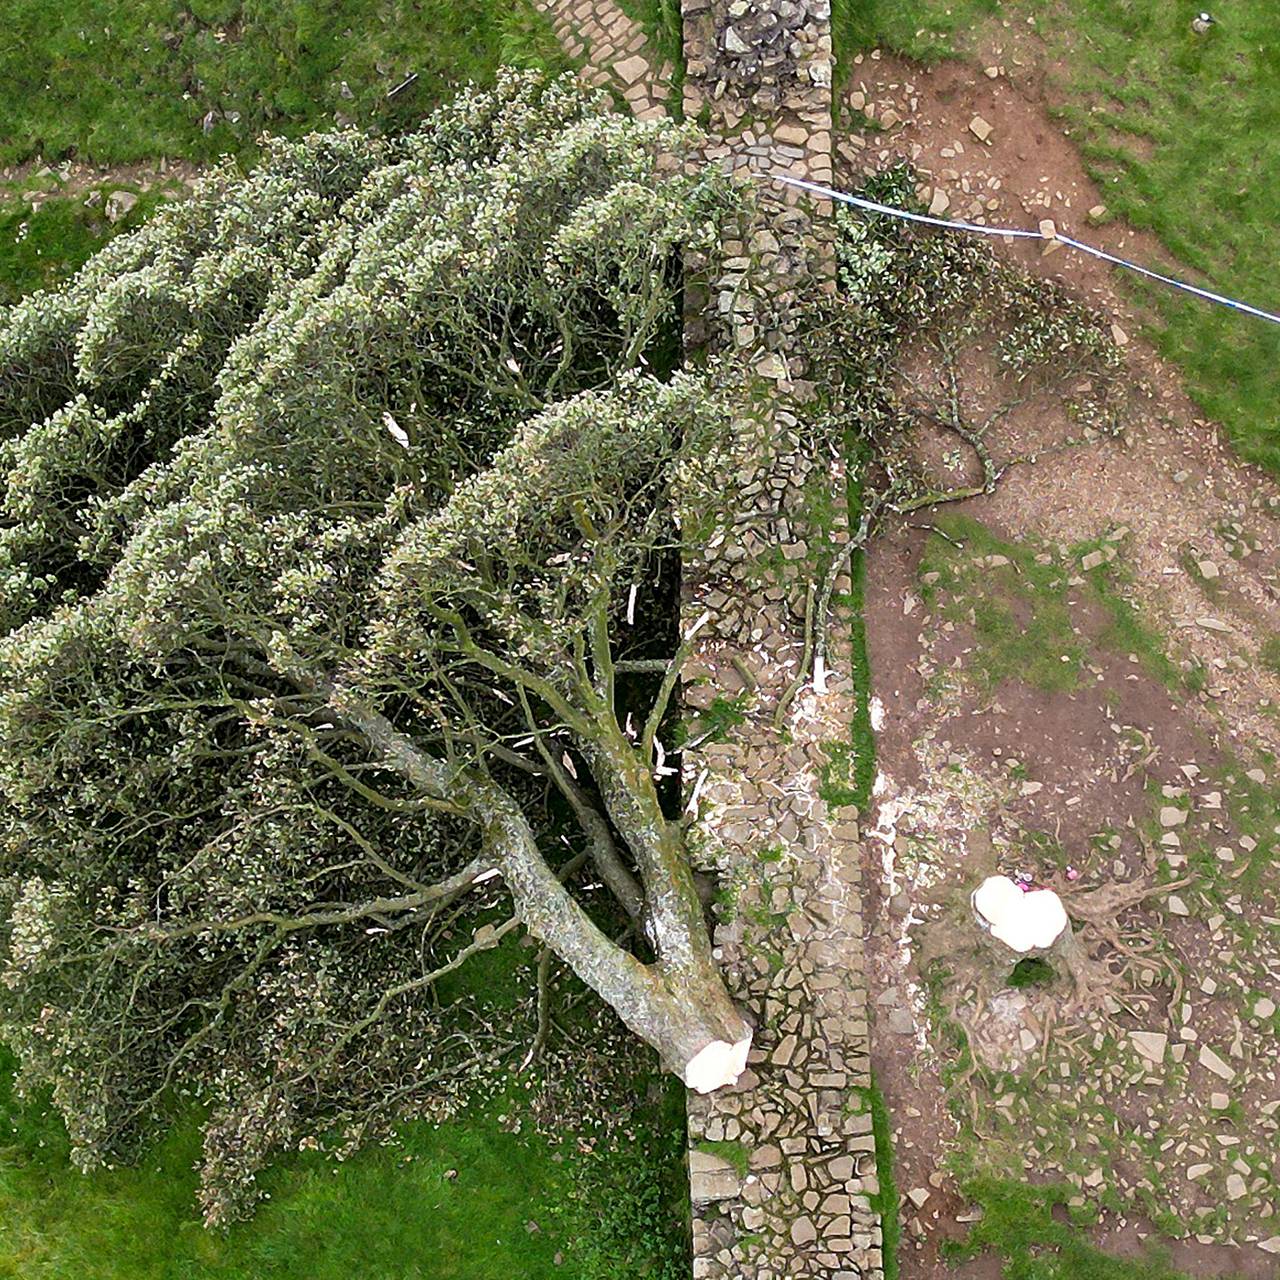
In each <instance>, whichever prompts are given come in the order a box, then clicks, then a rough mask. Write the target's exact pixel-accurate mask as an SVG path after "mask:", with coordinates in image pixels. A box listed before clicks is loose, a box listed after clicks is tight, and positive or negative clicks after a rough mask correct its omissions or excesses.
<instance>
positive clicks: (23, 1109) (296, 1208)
mask: <svg viewBox="0 0 1280 1280" xmlns="http://www.w3.org/2000/svg"><path fill="white" fill-rule="evenodd" d="M681 1105H682V1099H681V1097H680V1095H679V1091H678V1090H675V1089H666V1090H664V1091H663V1093H662V1099H661V1101H660V1103H658V1104H656V1105H651V1106H648V1107H643V1108H640V1109H639V1110H638V1112H637V1116H636V1120H635V1125H634V1128H633V1133H634V1141H633V1142H631V1143H630V1144H628V1147H627V1149H626V1150H625V1151H623V1152H621V1153H612V1154H607V1153H595V1154H584V1153H583V1152H581V1151H580V1150H579V1149H578V1147H577V1146H576V1144H575V1143H573V1141H572V1139H571V1137H567V1138H566V1141H565V1143H564V1144H562V1145H561V1147H560V1148H559V1149H556V1148H554V1147H553V1146H552V1145H551V1144H549V1143H548V1142H546V1141H545V1140H544V1139H542V1138H539V1137H537V1136H536V1135H530V1136H528V1137H523V1136H517V1135H515V1134H513V1133H511V1132H509V1131H508V1128H507V1126H504V1124H502V1123H501V1122H500V1120H499V1115H501V1114H507V1115H518V1114H520V1108H521V1103H520V1102H519V1100H517V1099H508V1100H506V1101H502V1100H499V1101H498V1102H494V1103H491V1104H489V1105H488V1106H484V1107H481V1108H479V1109H477V1110H476V1111H474V1112H472V1113H468V1114H465V1115H464V1116H463V1117H462V1118H460V1119H458V1120H456V1121H453V1122H451V1123H449V1124H446V1125H443V1126H441V1127H439V1128H435V1127H433V1126H431V1125H430V1124H426V1123H420V1124H413V1125H409V1126H406V1127H405V1129H404V1130H403V1133H402V1139H401V1141H400V1142H399V1143H397V1144H395V1145H392V1146H390V1147H386V1148H374V1149H371V1150H366V1151H363V1152H361V1153H359V1154H358V1155H357V1156H356V1157H355V1158H353V1159H351V1160H350V1161H348V1162H347V1163H345V1164H343V1165H336V1164H334V1163H332V1162H331V1161H328V1160H325V1159H324V1158H322V1157H319V1156H314V1155H306V1154H300V1155H297V1156H294V1157H291V1158H289V1159H286V1160H284V1161H282V1162H281V1163H280V1164H279V1165H277V1166H276V1167H275V1168H273V1169H272V1170H271V1171H270V1172H269V1173H268V1174H267V1175H266V1178H265V1184H266V1186H267V1187H268V1189H269V1191H270V1196H271V1198H270V1199H269V1200H268V1201H266V1202H265V1203H264V1204H263V1205H262V1206H261V1208H260V1209H259V1210H258V1212H257V1214H256V1215H255V1216H254V1218H253V1219H252V1220H251V1221H249V1222H247V1223H242V1224H239V1225H237V1226H236V1227H234V1228H232V1229H231V1230H230V1231H229V1232H226V1233H220V1232H219V1233H214V1232H209V1231H206V1230H205V1229H204V1227H203V1226H201V1225H200V1223H199V1221H198V1219H197V1216H196V1210H195V1200H194V1192H195V1174H194V1172H193V1171H192V1166H193V1164H194V1162H195V1161H196V1160H197V1158H198V1157H199V1134H198V1131H197V1128H196V1125H195V1124H194V1122H189V1123H186V1124H183V1125H181V1126H180V1127H179V1128H178V1129H176V1130H175V1131H174V1132H173V1133H172V1134H171V1135H170V1136H169V1137H168V1138H166V1139H165V1140H164V1141H163V1142H162V1143H161V1144H160V1145H159V1146H157V1147H156V1148H155V1149H153V1150H152V1151H150V1152H149V1153H148V1154H147V1156H146V1158H145V1159H143V1160H142V1161H141V1162H140V1163H139V1164H138V1166H137V1167H136V1168H126V1169H117V1170H113V1171H109V1172H102V1173H95V1174H92V1175H89V1176H84V1175H82V1174H80V1173H78V1172H76V1171H75V1170H73V1169H72V1168H71V1167H70V1165H69V1164H68V1162H67V1154H66V1153H67V1145H66V1138H65V1134H64V1132H63V1130H62V1127H61V1124H60V1123H59V1122H58V1120H57V1119H56V1117H55V1116H53V1115H52V1114H51V1113H50V1112H49V1110H48V1109H47V1107H45V1106H44V1105H40V1104H36V1105H28V1106H23V1105H22V1104H20V1103H16V1102H15V1100H14V1099H13V1097H12V1094H11V1089H10V1072H9V1070H8V1064H7V1063H5V1064H3V1069H0V1135H3V1138H2V1140H0V1277H9V1276H12V1277H15V1280H16V1278H17V1277H19V1276H20V1277H22V1278H23V1280H81V1278H82V1277H89V1276H92V1277H93V1280H197V1278H200V1280H204V1278H205V1277H207V1278H208V1280H215V1278H216V1280H223V1278H225V1280H232V1278H234V1280H249V1278H250V1277H252V1278H253V1280H348V1278H349V1277H351V1276H357V1275H358V1276H372V1277H378V1278H379V1280H398V1278H400V1277H404V1278H405V1280H506V1277H508V1276H512V1275H518V1276H521V1277H526V1278H527V1280H542V1278H543V1277H551V1276H561V1277H563V1276H564V1275H566V1274H569V1275H573V1276H575V1277H592V1278H593V1280H614V1277H618V1278H621V1277H624V1276H631V1275H637V1276H640V1275H652V1276H662V1277H668V1276H675V1275H678V1274H679V1266H680V1264H681V1262H682V1260H683V1259H684V1257H685V1244H684V1238H685V1232H686V1224H685V1220H684V1213H685V1209H684V1204H683V1200H684V1196H685V1194H686V1191H685V1182H684V1175H683V1165H682V1162H681V1156H682V1154H683V1152H682V1144H681V1142H680V1137H681V1135H682V1132H683V1130H682V1127H681V1126H680V1124H679V1120H680V1116H679V1112H680V1108H681ZM529 1223H535V1224H536V1225H537V1228H538V1229H537V1230H532V1231H531V1230H530V1228H529V1227H528V1225H527V1224H529ZM557 1253H561V1254H562V1255H563V1257H564V1258H567V1259H569V1260H570V1268H571V1269H569V1270H566V1269H565V1268H564V1267H562V1266H558V1265H557V1264H556V1262H555V1256H556V1254H557Z"/></svg>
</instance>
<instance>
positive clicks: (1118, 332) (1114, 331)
mask: <svg viewBox="0 0 1280 1280" xmlns="http://www.w3.org/2000/svg"><path fill="white" fill-rule="evenodd" d="M1111 339H1112V341H1113V342H1114V343H1115V344H1116V346H1117V347H1127V346H1128V345H1129V335H1128V334H1127V333H1125V331H1124V330H1123V329H1122V328H1121V327H1120V326H1119V325H1118V324H1113V325H1112V326H1111Z"/></svg>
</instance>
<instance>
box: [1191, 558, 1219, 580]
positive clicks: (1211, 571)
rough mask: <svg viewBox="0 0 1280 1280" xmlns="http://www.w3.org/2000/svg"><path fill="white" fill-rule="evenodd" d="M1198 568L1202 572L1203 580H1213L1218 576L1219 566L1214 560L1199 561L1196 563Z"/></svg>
mask: <svg viewBox="0 0 1280 1280" xmlns="http://www.w3.org/2000/svg"><path fill="white" fill-rule="evenodd" d="M1196 568H1197V569H1199V570H1200V576H1201V577H1202V578H1208V579H1213V578H1216V577H1217V576H1218V566H1217V565H1216V564H1214V562H1213V561H1212V560H1199V561H1197V562H1196Z"/></svg>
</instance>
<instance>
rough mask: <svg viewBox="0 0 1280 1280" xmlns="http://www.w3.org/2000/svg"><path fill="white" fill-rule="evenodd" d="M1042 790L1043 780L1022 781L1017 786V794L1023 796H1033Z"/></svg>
mask: <svg viewBox="0 0 1280 1280" xmlns="http://www.w3.org/2000/svg"><path fill="white" fill-rule="evenodd" d="M1043 790H1044V783H1043V782H1024V783H1023V784H1022V786H1021V787H1019V788H1018V794H1019V795H1023V796H1034V795H1037V794H1038V793H1039V792H1041V791H1043Z"/></svg>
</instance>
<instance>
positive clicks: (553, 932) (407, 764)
mask: <svg viewBox="0 0 1280 1280" xmlns="http://www.w3.org/2000/svg"><path fill="white" fill-rule="evenodd" d="M330 706H331V707H332V708H333V710H334V711H335V713H336V714H338V715H340V716H341V717H342V718H343V719H344V720H345V721H346V723H347V724H349V725H351V726H352V727H353V728H355V729H357V730H358V731H359V732H360V733H361V734H362V736H363V737H364V738H365V740H366V741H367V742H368V743H369V745H370V746H371V748H372V749H373V750H374V751H375V752H376V753H377V755H378V756H379V757H380V758H381V759H382V760H383V761H384V762H385V763H386V765H387V766H388V767H389V768H392V769H394V770H395V771H396V772H398V773H399V774H400V775H401V776H402V777H404V778H405V779H407V780H408V781H409V782H411V783H412V784H413V785H414V786H416V787H419V788H421V789H422V790H423V791H424V792H425V793H426V794H428V795H431V796H433V797H435V798H437V799H447V800H450V801H452V802H453V803H455V804H458V805H459V806H461V807H462V808H464V809H465V810H467V811H468V812H469V813H470V815H471V816H472V818H473V819H474V820H475V821H476V823H477V824H478V825H479V827H480V829H481V831H482V833H483V837H484V843H485V851H486V853H487V854H489V855H490V856H491V857H492V859H493V863H494V865H495V866H497V867H498V868H499V869H500V870H501V872H502V875H503V878H504V879H505V880H506V882H507V886H508V888H509V889H510V890H511V894H512V897H513V898H514V900H515V909H516V914H517V915H518V916H519V917H520V919H521V921H522V922H523V923H524V925H525V927H526V928H527V929H528V930H529V932H530V933H532V934H533V935H534V936H535V937H537V938H539V939H540V940H541V941H542V942H544V943H545V944H546V945H547V946H548V947H550V948H551V949H552V951H554V952H555V953H556V954H557V955H558V956H559V957H560V958H561V959H562V960H564V962H565V963H566V964H568V965H569V967H570V968H571V969H573V971H574V972H575V973H576V974H577V975H578V976H579V977H580V978H581V979H582V981H583V982H585V983H586V984H587V985H588V986H589V987H591V988H592V990H594V991H595V992H596V993H597V994H598V995H599V996H600V997H601V998H602V999H603V1000H605V1001H606V1002H607V1003H608V1004H609V1005H611V1006H612V1007H613V1009H614V1010H615V1011H616V1012H617V1014H618V1016H619V1017H620V1018H621V1019H622V1021H623V1022H624V1023H625V1024H626V1025H627V1026H628V1027H629V1028H630V1029H631V1030H632V1031H633V1032H635V1034H636V1035H638V1036H640V1038H641V1039H643V1040H645V1041H647V1042H648V1043H649V1044H651V1045H652V1046H653V1047H654V1048H655V1049H656V1050H657V1051H658V1055H659V1057H660V1059H661V1061H662V1065H663V1067H664V1068H665V1069H667V1070H669V1071H672V1072H674V1073H675V1074H677V1075H679V1076H680V1077H681V1079H682V1080H684V1082H685V1084H686V1085H688V1086H689V1087H690V1088H694V1089H697V1090H698V1091H699V1092H702V1093H709V1092H711V1091H712V1090H714V1089H718V1088H721V1087H722V1086H724V1085H729V1084H733V1083H734V1082H735V1081H736V1080H737V1078H738V1076H739V1075H740V1074H741V1073H742V1071H743V1070H745V1068H746V1059H747V1053H748V1051H749V1049H750V1047H751V1028H750V1027H749V1026H748V1024H747V1022H746V1021H745V1019H744V1018H743V1017H742V1015H741V1014H740V1013H739V1012H738V1010H737V1009H736V1008H735V1006H734V1004H733V1001H732V1000H731V999H730V997H729V993H728V990H727V989H726V988H725V985H724V979H723V978H722V976H721V974H720V971H719V968H718V966H717V965H716V963H715V960H714V958H713V957H712V955H711V942H710V939H709V937H708V936H707V930H706V926H705V924H704V922H703V918H702V908H701V904H700V902H699V900H698V895H697V892H696V890H695V889H694V886H693V878H692V875H691V873H690V870H689V865H688V860H687V858H686V857H685V856H684V850H683V846H682V845H681V846H680V847H679V848H678V849H677V848H676V846H675V843H674V837H675V835H678V833H675V832H673V829H672V828H671V826H670V824H669V823H667V822H666V819H665V818H664V817H663V816H662V814H661V810H660V809H657V810H656V815H657V817H656V819H655V817H654V811H653V810H652V809H651V808H650V804H649V797H650V796H651V797H652V802H653V804H654V805H656V802H657V794H656V792H655V791H654V790H653V781H652V778H650V777H649V775H648V773H647V771H644V770H643V769H641V770H640V772H639V775H638V776H635V765H634V760H635V753H634V751H632V750H631V748H630V746H629V744H626V748H627V751H628V752H629V754H630V757H631V761H630V762H628V761H627V759H626V757H622V758H621V759H619V758H618V757H617V756H616V755H611V756H610V757H608V759H610V760H612V766H613V767H612V768H609V769H607V770H606V773H607V776H608V777H609V778H610V779H611V781H612V784H613V787H625V786H626V785H627V783H628V782H631V783H633V784H635V785H636V787H637V790H638V792H639V797H638V800H637V803H636V806H635V811H634V813H633V812H632V810H631V808H630V807H629V806H628V803H627V802H626V800H625V799H624V798H622V797H619V796H615V797H614V803H615V804H616V805H617V807H618V808H619V810H620V811H622V812H623V813H624V816H625V817H626V819H627V822H628V824H630V825H637V824H639V825H644V824H648V826H649V832H648V836H647V837H646V841H645V843H644V844H643V846H642V848H641V849H636V850H635V852H636V854H637V858H638V860H639V862H640V869H641V875H642V878H643V880H644V886H645V894H646V901H647V902H648V904H649V907H650V910H651V912H652V915H653V920H654V928H655V934H656V936H657V938H658V946H659V957H658V960H657V962H656V963H655V964H652V965H646V964H643V963H642V962H641V961H639V960H637V959H636V957H635V956H633V955H632V954H631V953H630V952H629V951H626V950H624V949H623V948H622V947H620V946H618V945H617V944H616V943H615V942H613V941H612V940H611V939H610V938H609V937H608V936H607V935H606V934H605V933H603V932H602V931H601V930H600V929H599V928H598V927H597V925H596V924H595V922H594V921H592V919H591V918H590V916H588V915H587V913H586V912H585V911H584V910H583V909H582V907H581V906H580V905H579V904H578V902H577V901H576V900H575V899H574V897H573V896H572V894H570V893H569V892H568V890H567V889H565V887H564V885H562V884H561V883H560V881H559V879H558V878H557V876H556V875H555V873H554V872H553V871H552V869H551V868H550V867H549V866H548V865H547V862H546V860H545V859H544V858H543V856H542V852H541V850H540V849H539V848H538V845H537V841H536V840H535V838H534V835H533V831H532V830H531V828H530V826H529V823H528V820H527V819H526V817H525V815H524V812H523V810H522V809H521V808H520V806H519V804H518V803H517V802H516V801H515V799H514V798H513V797H512V796H511V795H509V794H508V793H507V792H506V791H505V790H503V788H502V787H500V786H499V785H498V784H497V783H495V782H494V781H493V780H492V779H491V778H488V777H486V776H482V775H478V774H475V773H472V772H470V771H468V770H455V769H454V768H452V767H451V766H449V765H448V764H446V763H445V762H444V761H442V760H438V759H436V757H434V756H431V755H428V754H426V753H424V752H421V751H419V750H418V749H417V747H416V746H415V745H414V744H413V742H412V741H411V740H410V739H409V738H408V737H407V736H406V735H405V734H403V733H401V732H400V731H399V730H398V729H396V727H395V726H394V725H393V724H392V723H391V722H390V721H389V720H387V719H386V717H385V716H382V715H381V714H379V713H378V712H376V711H374V710H372V709H371V708H370V707H368V706H366V705H364V704H363V703H362V702H361V701H359V700H358V699H356V698H354V697H352V696H351V695H350V694H349V693H348V692H347V691H345V690H343V689H341V688H337V689H335V690H334V692H333V694H332V695H331V698H330ZM623 742H624V744H625V739H623ZM620 764H621V765H625V766H627V767H625V768H623V769H622V770H621V771H619V770H618V769H617V767H616V766H618V765H620ZM598 781H600V782H601V788H602V791H604V792H605V796H606V805H608V804H609V792H610V790H611V789H612V788H611V787H610V786H609V785H607V784H606V783H605V781H604V780H601V779H598ZM611 813H612V808H611ZM642 816H643V821H642ZM616 820H617V819H616V818H615V821H616ZM620 830H622V831H623V835H624V836H625V837H627V838H628V842H629V843H630V835H629V833H628V832H627V830H626V829H625V827H623V826H621V825H620ZM633 847H634V846H633Z"/></svg>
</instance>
